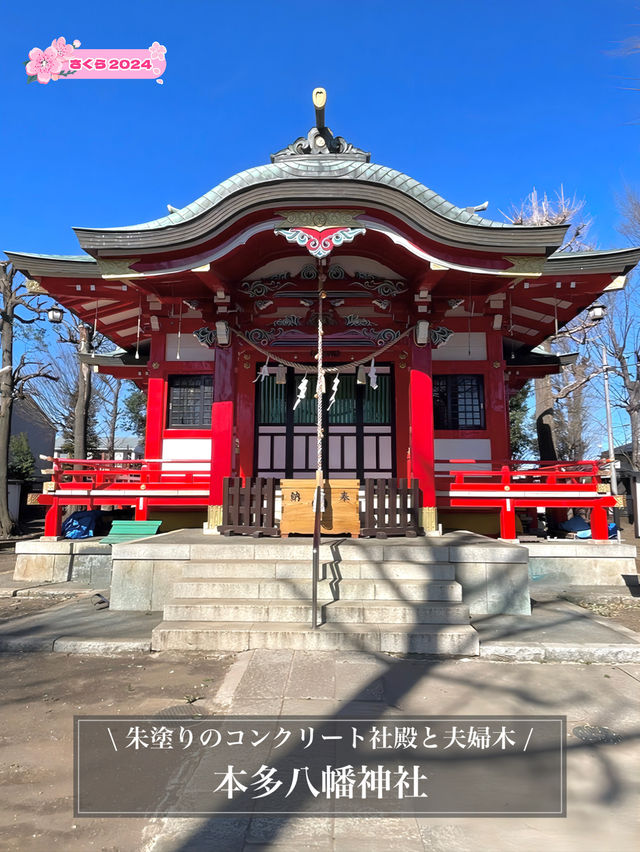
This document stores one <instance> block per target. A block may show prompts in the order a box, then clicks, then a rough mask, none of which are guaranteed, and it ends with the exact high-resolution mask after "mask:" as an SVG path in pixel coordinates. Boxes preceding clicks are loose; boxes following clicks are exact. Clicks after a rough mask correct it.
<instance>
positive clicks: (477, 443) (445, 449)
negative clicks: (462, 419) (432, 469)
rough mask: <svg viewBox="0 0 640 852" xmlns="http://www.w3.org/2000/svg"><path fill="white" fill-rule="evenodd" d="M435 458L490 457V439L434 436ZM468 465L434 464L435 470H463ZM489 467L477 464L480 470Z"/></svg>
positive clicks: (480, 459)
mask: <svg viewBox="0 0 640 852" xmlns="http://www.w3.org/2000/svg"><path fill="white" fill-rule="evenodd" d="M433 443H434V450H435V457H436V459H474V460H475V461H482V460H483V459H491V440H490V439H489V438H470V439H467V438H436V439H435V440H434V442H433ZM466 467H469V465H464V464H462V465H450V464H444V465H443V464H436V470H445V469H452V470H464V469H465V468H466ZM488 467H491V465H490V464H479V465H478V468H479V469H480V470H483V469H486V468H488Z"/></svg>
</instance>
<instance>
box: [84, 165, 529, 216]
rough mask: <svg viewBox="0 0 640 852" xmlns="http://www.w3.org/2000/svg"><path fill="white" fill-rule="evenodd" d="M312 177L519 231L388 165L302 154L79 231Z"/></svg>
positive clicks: (188, 210)
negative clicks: (167, 205)
mask: <svg viewBox="0 0 640 852" xmlns="http://www.w3.org/2000/svg"><path fill="white" fill-rule="evenodd" d="M314 178H321V179H325V180H326V179H327V178H331V179H337V180H341V179H342V180H350V181H362V182H365V183H374V184H379V185H381V186H388V187H391V188H392V189H397V190H399V191H400V192H403V193H404V194H405V195H407V196H409V197H411V198H413V199H415V200H416V201H418V202H419V203H420V204H422V205H423V206H424V207H426V208H428V209H429V210H431V211H433V212H434V213H437V214H438V215H440V216H443V217H444V218H445V219H449V220H451V221H453V222H459V223H461V224H464V225H478V226H480V227H484V228H511V229H514V230H518V229H520V227H521V226H518V225H512V224H510V223H508V222H494V221H493V220H492V219H484V218H483V217H482V216H478V215H477V214H476V213H469V212H468V211H467V210H463V209H462V208H461V207H456V206H455V205H454V204H451V203H450V202H448V201H445V199H444V198H442V197H441V196H440V195H438V194H437V193H436V192H434V191H433V190H431V189H428V187H426V186H425V185H424V184H422V183H420V182H419V181H417V180H414V179H413V178H411V177H409V176H408V175H405V174H403V173H402V172H399V171H398V170H397V169H391V168H389V167H388V166H379V165H376V164H375V163H363V162H360V161H358V160H353V159H348V158H346V157H345V158H342V157H340V156H339V155H330V156H315V157H314V156H309V155H301V156H298V157H289V158H288V159H287V160H286V161H279V162H276V163H269V164H267V165H264V166H255V167H254V168H252V169H246V170H245V171H243V172H239V173H238V174H237V175H233V177H230V178H227V180H225V181H223V182H222V183H221V184H218V186H216V187H214V188H213V189H211V190H209V192H206V193H205V194H204V195H202V196H201V197H200V198H197V199H196V200H195V201H192V202H191V204H187V205H186V207H183V208H182V209H180V210H178V211H176V212H175V213H169V214H168V215H167V216H162V217H161V218H160V219H154V220H153V221H151V222H142V223H140V224H138V225H126V226H123V227H117V228H82V230H83V231H91V230H99V231H150V230H155V229H160V228H169V227H171V226H173V225H179V224H180V223H182V222H188V221H189V220H191V219H195V218H196V217H197V216H200V215H201V214H202V213H205V212H206V211H207V210H210V209H211V208H212V207H215V205H216V204H219V203H220V202H221V201H223V200H224V199H225V198H227V197H229V196H230V195H232V194H234V193H236V192H240V191H242V190H244V189H248V188H249V187H252V186H255V185H256V184H261V183H273V182H277V181H285V180H296V179H297V180H300V179H303V180H304V179H314Z"/></svg>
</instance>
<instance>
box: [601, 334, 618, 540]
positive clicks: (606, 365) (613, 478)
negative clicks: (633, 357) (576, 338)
mask: <svg viewBox="0 0 640 852" xmlns="http://www.w3.org/2000/svg"><path fill="white" fill-rule="evenodd" d="M602 371H603V375H604V405H605V410H606V412H607V436H608V439H609V460H610V471H611V474H610V475H611V494H612V495H617V494H618V479H617V476H616V460H615V449H614V445H613V423H612V422H611V401H610V398H609V362H608V360H607V347H606V346H605V344H604V343H603V344H602ZM613 520H614V522H615V525H616V527H618V529H619V528H620V512H619V510H618V507H617V506H616V507H615V508H614V510H613Z"/></svg>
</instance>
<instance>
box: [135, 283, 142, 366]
mask: <svg viewBox="0 0 640 852" xmlns="http://www.w3.org/2000/svg"><path fill="white" fill-rule="evenodd" d="M141 317H142V291H140V292H139V293H138V323H137V325H136V354H135V358H136V361H139V360H140V330H141V327H142V326H141V324H140V320H141Z"/></svg>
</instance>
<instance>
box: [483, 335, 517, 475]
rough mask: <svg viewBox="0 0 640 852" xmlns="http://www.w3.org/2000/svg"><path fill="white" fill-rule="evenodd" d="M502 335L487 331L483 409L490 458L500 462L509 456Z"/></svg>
mask: <svg viewBox="0 0 640 852" xmlns="http://www.w3.org/2000/svg"><path fill="white" fill-rule="evenodd" d="M502 358H503V355H502V335H501V333H500V332H496V331H488V332H487V361H488V365H489V369H488V373H487V387H486V389H485V391H486V400H485V410H486V422H487V435H488V436H489V438H490V439H491V458H492V460H493V461H494V463H498V464H501V463H502V462H503V461H506V460H507V459H509V458H511V447H510V440H509V401H508V399H507V394H506V388H505V382H504V371H505V362H504V361H503V360H502Z"/></svg>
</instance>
